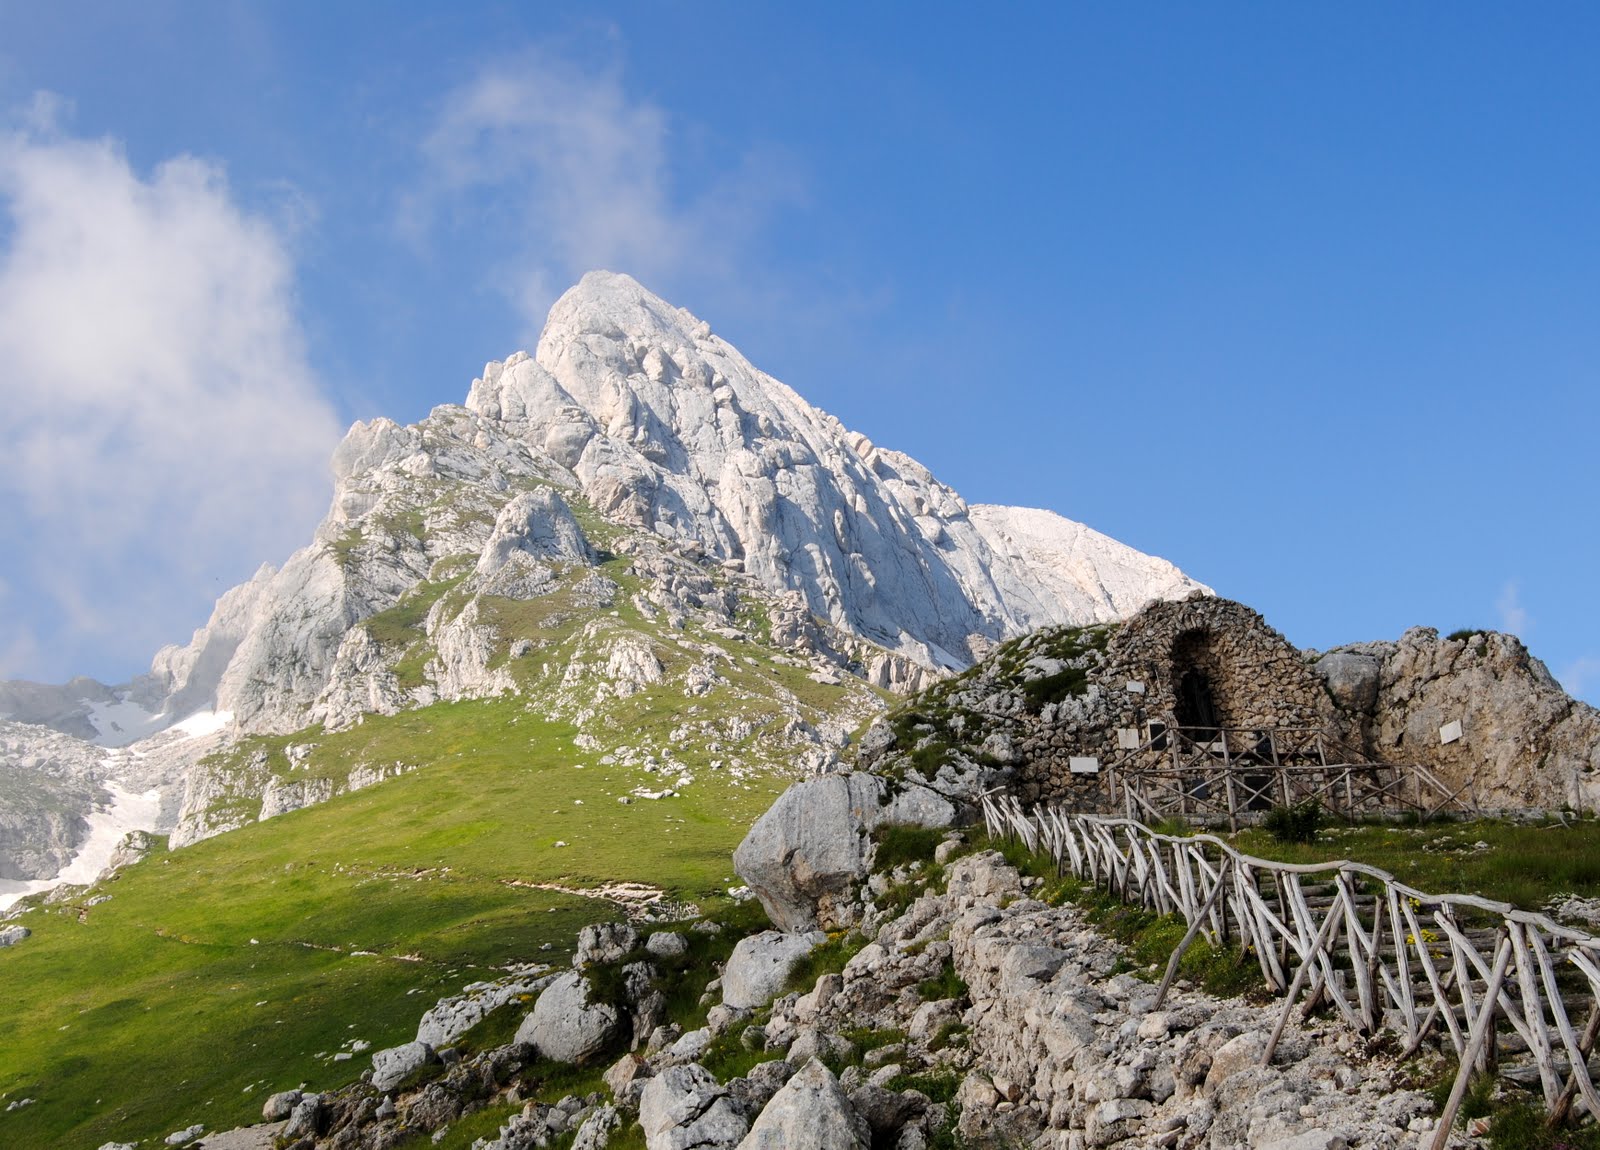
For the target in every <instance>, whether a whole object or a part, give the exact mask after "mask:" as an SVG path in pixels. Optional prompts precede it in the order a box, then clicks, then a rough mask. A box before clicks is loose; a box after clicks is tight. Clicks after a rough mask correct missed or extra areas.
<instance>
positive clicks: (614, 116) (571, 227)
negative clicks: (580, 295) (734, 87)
mask: <svg viewBox="0 0 1600 1150" xmlns="http://www.w3.org/2000/svg"><path fill="white" fill-rule="evenodd" d="M680 127H681V126H676V125H674V124H673V123H672V122H671V120H670V118H669V117H668V115H667V114H666V113H665V112H664V111H662V109H660V108H658V107H657V106H655V105H654V104H652V103H650V102H649V101H646V100H636V99H632V98H630V96H629V95H628V93H627V92H626V90H625V88H624V86H623V83H622V77H621V75H620V73H619V71H618V70H617V69H615V68H612V69H608V70H602V71H592V72H591V71H585V70H583V69H580V68H578V67H575V66H573V65H571V64H569V63H567V62H564V61H561V60H558V59H555V58H553V57H551V56H549V55H547V54H545V53H540V52H534V53H531V54H528V55H527V56H524V57H522V58H519V59H515V60H509V61H506V62H502V63H498V64H494V65H490V66H487V67H485V68H484V69H483V70H482V71H481V72H479V74H478V75H477V76H476V77H474V78H473V79H472V80H471V81H469V82H467V83H466V84H464V85H462V86H461V87H459V88H457V89H456V90H454V91H452V92H450V93H449V94H448V95H447V96H446V97H445V99H444V101H443V103H442V106H441V110H440V113H439V115H438V117H437V119H436V121H435V123H434V125H433V127H432V130H431V131H430V132H429V133H428V135H427V137H426V138H425V140H424V141H423V144H422V154H423V159H424V164H425V175H424V178H423V181H422V183H421V185H420V186H419V187H418V188H417V189H416V190H415V191H414V192H413V193H412V194H411V195H409V196H408V197H407V199H406V200H405V201H404V203H403V205H402V211H401V223H402V227H403V228H404V230H405V231H407V233H408V234H410V235H411V236H412V238H413V239H415V240H417V241H418V242H425V241H426V239H427V237H428V236H429V235H430V234H431V232H432V231H433V229H434V228H435V227H436V226H437V225H438V224H439V221H440V219H441V218H442V217H445V216H448V215H451V214H454V213H460V214H462V215H464V216H468V217H470V218H471V219H472V220H473V221H474V222H475V223H482V222H483V221H484V219H485V218H486V217H492V216H496V215H499V214H504V215H506V216H507V219H508V226H509V227H510V229H511V233H510V235H509V236H507V239H509V240H510V241H511V246H512V249H513V250H512V252H511V253H509V254H510V255H512V256H513V258H514V262H515V270H514V271H513V272H512V273H511V274H510V276H509V281H508V283H507V286H506V289H505V290H506V294H507V295H508V297H510V298H511V299H512V301H513V302H514V303H515V304H516V305H517V306H518V307H519V310H522V311H523V312H524V314H526V315H527V316H528V317H529V318H530V319H533V320H535V321H542V319H543V317H544V312H545V310H546V309H547V308H548V306H549V304H550V303H551V301H552V300H553V298H554V296H555V295H556V294H557V293H558V292H560V291H561V290H563V289H564V288H565V287H567V286H569V285H570V284H572V283H573V282H575V281H576V279H577V278H578V277H579V276H580V275H582V274H583V273H584V272H586V271H589V270H592V269H594V268H601V267H603V268H610V269H612V270H616V271H624V272H628V273H629V274H631V275H634V276H636V277H637V278H639V279H640V280H642V281H643V282H644V283H645V284H646V285H648V286H655V287H656V288H657V289H658V290H669V289H682V288H690V289H697V288H698V289H701V290H702V291H703V290H704V288H705V286H706V285H708V284H713V285H716V286H717V287H723V288H725V287H729V286H731V285H733V284H734V283H735V282H736V281H737V278H738V276H739V273H740V269H741V265H742V264H744V263H745V262H746V261H747V259H748V255H749V251H748V249H749V246H750V244H751V242H752V240H753V239H754V238H755V237H756V236H757V235H758V234H759V233H760V232H761V231H762V230H763V229H764V228H765V227H766V226H767V225H768V224H769V222H770V221H771V218H772V216H773V214H774V213H775V211H776V210H777V209H778V208H779V207H781V206H783V205H785V204H788V203H794V202H797V201H798V200H800V199H801V198H802V191H801V187H800V183H801V182H800V180H799V179H798V178H797V175H796V172H795V169H794V166H793V165H792V164H791V163H790V162H789V161H788V160H787V158H786V157H784V156H782V155H780V154H778V153H776V152H765V151H755V152H751V153H748V154H745V155H743V156H741V157H739V158H738V159H737V160H736V161H733V162H731V163H728V164H725V165H723V166H721V167H719V166H718V165H717V164H715V163H712V162H709V161H706V160H705V159H704V157H702V156H699V155H694V156H690V155H689V154H688V151H687V150H686V146H685V145H684V143H683V135H684V133H682V132H681V131H680V130H679V129H680ZM490 201H492V202H490Z"/></svg>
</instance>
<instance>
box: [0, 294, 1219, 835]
mask: <svg viewBox="0 0 1600 1150" xmlns="http://www.w3.org/2000/svg"><path fill="white" fill-rule="evenodd" d="M333 479H334V495H333V500H332V505H331V507H330V509H329V512H328V514H327V516H326V518H325V519H324V520H323V522H322V523H321V524H320V525H319V526H318V527H317V529H316V531H315V535H314V538H313V540H312V542H311V543H310V544H309V545H308V546H307V547H305V548H303V549H301V550H300V551H298V552H296V553H295V554H294V555H293V556H292V557H290V559H289V560H288V561H287V562H286V563H285V564H284V565H283V567H282V568H281V569H274V568H272V567H270V566H264V567H262V568H261V569H260V570H259V571H258V572H257V573H256V575H255V576H254V577H253V578H252V579H250V580H249V581H247V582H246V583H243V584H241V585H240V586H238V587H235V588H233V589H232V590H230V591H229V592H227V593H226V594H225V595H223V596H222V597H221V598H220V599H219V600H218V601H217V603H216V606H215V609H214V610H213V611H212V614H211V617H210V619H209V620H208V621H207V623H206V625H205V626H203V627H201V628H200V629H199V630H197V631H195V633H194V634H193V636H192V637H191V639H190V641H189V642H188V643H187V644H185V645H182V646H172V647H167V648H165V649H163V650H162V651H160V652H159V653H157V655H156V656H155V658H154V660H153V662H152V665H151V669H150V671H149V673H148V674H146V675H144V676H141V677H140V678H139V679H138V680H136V681H135V682H133V683H130V684H125V685H123V686H121V687H115V688H112V687H105V686H103V685H101V684H97V683H93V682H92V681H89V680H75V681H74V683H72V684H69V685H67V686H66V687H60V688H57V687H46V686H41V685H39V684H26V683H13V684H6V685H4V687H3V688H0V715H5V714H9V715H12V716H13V717H16V718H19V719H22V720H24V721H26V722H31V723H37V724H43V725H46V726H51V727H54V728H55V729H57V730H60V731H62V732H65V733H71V734H73V735H75V736H78V737H80V738H85V739H93V740H95V741H97V742H99V743H103V744H106V745H115V744H117V743H121V742H126V741H128V739H129V738H132V737H135V736H138V735H148V734H149V732H151V731H159V730H161V729H163V728H166V727H169V726H171V725H172V724H174V723H176V722H180V721H184V720H186V719H187V718H189V717H190V716H195V715H203V716H211V717H212V719H211V720H210V721H212V722H213V723H215V724H218V725H221V726H223V727H224V728H225V730H226V732H227V734H228V736H229V737H230V738H231V739H232V740H233V741H234V743H235V746H236V748H237V751H238V753H236V754H228V755H221V756H213V757H212V758H211V759H209V760H208V761H207V762H206V763H204V764H202V765H201V766H200V767H198V768H197V769H195V770H194V771H192V772H190V773H189V774H188V775H187V777H186V778H185V779H184V780H183V783H182V785H181V788H180V793H181V812H174V817H173V821H172V823H170V824H168V825H166V826H162V827H161V828H159V829H163V830H165V829H169V826H170V827H172V828H173V829H174V831H175V833H174V836H173V842H174V845H181V844H183V843H185V842H192V841H194V840H195V839H197V838H202V837H205V836H206V835H209V834H213V833H216V832H217V831H219V830H222V829H226V828H228V827H232V826H237V825H240V824H241V823H242V822H247V821H250V820H251V819H253V818H257V817H262V815H263V814H267V815H270V814H273V813H279V812H281V811H283V810H288V809H293V808H294V807H295V806H299V805H305V804H307V803H309V802H315V801H320V800H321V799H324V798H326V797H328V796H329V795H330V794H335V793H339V792H340V791H341V790H346V789H353V788H354V786H359V785H364V784H365V782H366V781H368V780H369V779H371V778H374V777H377V778H381V777H383V773H384V772H385V771H393V770H403V769H410V768H412V767H415V766H416V765H418V762H419V761H421V760H422V759H425V758H426V751H425V749H423V750H421V751H420V753H419V756H418V757H417V758H414V759H408V760H406V761H401V762H389V763H359V764H355V765H354V766H352V767H350V768H348V769H344V768H340V769H335V768H332V767H329V768H328V769H327V770H326V771H323V770H322V769H321V767H320V766H319V765H318V763H317V762H316V748H317V747H318V746H319V740H318V732H319V731H320V732H328V731H341V730H346V729H349V728H350V727H352V726H354V725H356V724H359V723H360V722H361V721H362V720H363V718H364V717H365V716H369V715H392V714H395V713H397V712H400V711H404V710H408V709H413V708H419V707H426V706H430V705H432V704H435V703H439V702H447V701H453V700H462V699H476V698H486V697H493V696H499V695H520V696H523V697H526V698H527V699H528V700H529V705H530V706H534V707H536V708H538V709H539V710H540V711H541V713H544V714H548V715H562V716H565V717H570V718H571V719H572V721H573V722H574V723H575V724H577V725H578V726H579V727H580V728H583V729H584V737H585V738H586V739H589V740H591V741H594V740H598V741H599V742H606V740H614V742H613V743H607V745H608V746H610V745H614V746H616V747H617V749H618V750H619V752H620V753H635V754H639V755H651V754H659V753H661V749H660V748H658V749H657V750H654V751H652V750H650V749H648V748H644V747H642V746H640V745H639V743H640V741H639V740H633V739H629V738H627V737H626V736H627V733H628V731H629V729H630V722H631V720H626V719H625V718H624V717H623V714H622V712H623V711H625V710H627V708H626V707H625V706H620V702H621V701H622V700H626V699H628V698H630V697H633V696H638V695H641V694H647V693H652V692H653V693H660V692H661V691H664V690H670V691H672V692H673V693H675V694H677V695H678V696H679V697H680V698H683V699H686V700H689V701H690V702H689V703H687V704H686V706H687V707H688V709H689V710H691V711H693V710H695V709H696V708H697V707H701V708H703V709H707V710H713V709H715V708H717V707H718V706H719V705H720V704H721V703H722V702H723V701H724V700H723V699H722V698H721V697H720V696H719V695H718V694H717V692H718V691H720V690H722V689H723V688H724V687H728V688H729V689H730V690H732V691H733V693H734V694H735V695H738V696H739V700H737V702H738V704H739V705H736V706H734V707H732V708H731V710H730V713H727V714H724V715H722V716H720V717H719V718H716V719H714V720H712V719H707V720H703V721H698V722H699V726H696V725H695V723H693V722H691V723H690V724H688V725H687V726H686V727H685V728H684V731H685V733H687V732H688V731H689V729H690V728H693V730H694V733H693V734H690V735H688V737H690V738H691V739H696V738H703V739H704V740H705V741H706V742H707V743H708V744H715V745H717V746H718V747H726V748H728V749H729V751H734V750H735V749H738V752H739V753H746V754H752V755H755V756H757V757H758V758H761V759H763V760H764V759H767V758H772V757H775V756H778V757H785V758H787V759H789V760H790V762H791V763H792V764H793V766H794V767H796V768H799V769H802V770H803V769H807V768H811V769H815V768H817V767H820V766H822V765H824V764H826V763H827V762H828V761H830V760H831V759H832V758H833V757H834V756H835V755H836V753H837V751H838V749H839V748H840V747H841V746H842V745H843V743H844V741H845V737H846V735H847V734H848V732H849V731H850V730H852V729H854V728H855V727H856V726H857V725H859V724H860V722H862V721H863V720H864V719H865V718H866V717H867V716H868V715H870V713H871V711H872V710H873V709H876V708H878V707H880V706H881V704H880V703H879V702H878V698H877V696H876V695H875V694H874V690H875V689H876V690H879V691H884V690H886V691H901V692H903V691H909V690H914V689H916V688H918V687H921V686H925V685H927V684H928V683H930V682H933V681H935V680H936V679H937V678H939V677H940V676H942V675H944V674H947V673H950V672H951V671H955V670H959V669H961V668H963V667H965V666H967V665H968V664H970V663H971V662H972V660H973V659H975V658H977V657H979V656H981V655H982V654H983V653H984V652H986V651H988V650H989V649H991V648H992V647H993V646H994V645H995V644H996V643H997V642H1000V641H1003V640H1004V639H1006V638H1008V637H1012V636H1015V635H1018V634H1021V633H1023V632H1025V631H1027V630H1029V629H1031V628H1033V627H1036V626H1039V625H1041V624H1047V623H1074V624H1082V623H1090V622H1099V621H1105V620H1110V619H1116V618H1120V617H1123V616H1125V615H1127V614H1128V613H1130V612H1132V611H1134V610H1136V609H1137V608H1138V607H1139V606H1141V605H1142V604H1143V603H1144V602H1146V601H1147V600H1149V599H1151V598H1159V597H1165V596H1175V595H1183V594H1187V593H1189V592H1191V591H1193V590H1195V589H1196V588H1198V587H1199V584H1197V583H1195V582H1194V581H1193V580H1191V579H1189V578H1188V577H1187V576H1185V575H1183V574H1182V573H1181V572H1180V571H1178V570H1177V569H1176V568H1174V567H1173V566H1172V565H1171V564H1170V563H1167V562H1165V561H1164V560H1161V559H1156V558H1153V557H1150V556H1147V555H1142V554H1140V553H1138V552H1136V551H1133V550H1132V549H1130V548H1127V547H1124V546H1123V545H1121V544H1119V543H1116V542H1115V541H1113V540H1111V539H1108V538H1106V537H1105V536H1103V535H1100V534H1098V533H1096V532H1094V531H1091V530H1090V529H1089V528H1087V527H1084V526H1082V525H1080V524H1076V523H1073V522H1071V521H1069V520H1066V519H1063V518H1061V517H1060V516H1058V515H1055V514H1053V513H1051V512H1047V511H1036V510H1026V509H1018V508H1003V507H983V506H979V507H969V506H968V505H967V504H966V503H965V502H964V501H963V500H962V499H961V497H960V496H959V495H957V494H956V493H955V492H954V491H952V490H950V489H949V488H948V487H946V486H944V485H943V484H941V483H939V482H938V481H937V480H936V479H935V478H934V477H933V476H932V475H931V474H930V473H929V472H928V471H927V469H926V468H924V467H922V466H921V465H920V464H918V463H917V462H916V461H915V460H913V459H911V458H909V457H908V456H905V455H902V454H900V453H898V452H894V451H890V450H887V449H883V448H879V447H877V446H875V445H874V444H872V443H871V442H869V441H868V440H867V439H865V438H864V437H863V436H861V435H859V434H855V433H852V432H850V431H848V430H847V429H846V428H844V427H843V426H842V425H841V424H840V423H839V421H838V420H836V419H834V418H833V417H832V416H830V415H827V414H826V413H824V412H821V411H818V410H817V409H815V408H813V407H812V406H810V405H809V404H808V403H806V402H805V400H803V399H802V398H801V397H800V396H799V395H798V394H796V393H795V392H794V391H793V390H791V389H790V388H788V387H786V386H785V385H783V384H782V383H779V382H778V381H777V380H775V379H772V378H771V377H770V376H767V375H765V374H763V373H762V372H760V371H759V370H757V369H756V368H755V367H754V366H752V365H751V364H750V363H749V361H748V360H746V359H745V358H744V357H743V356H742V355H741V354H740V353H739V352H738V350H737V349H735V348H734V347H732V346H731V345H730V344H728V343H727V342H726V341H724V340H722V339H720V338H718V337H717V336H715V335H713V334H712V332H711V329H710V326H709V325H708V324H706V323H705V322H703V321H701V320H699V319H697V318H696V317H695V316H693V315H691V314H690V313H688V312H686V311H683V310H682V309H678V308H673V307H672V306H670V305H669V304H667V303H665V302H664V301H662V300H660V299H658V298H657V297H655V296H653V295H651V294H650V293H649V292H647V291H645V290H644V289H643V288H642V287H640V286H639V285H638V284H637V283H636V282H634V281H633V280H631V279H629V278H628V277H626V276H622V275H614V274H610V273H603V272H597V273H593V274H591V275H589V276H586V277H584V279H583V281H582V282H581V283H580V284H578V285H577V286H576V287H574V288H573V289H572V290H571V291H569V292H567V293H566V295H564V296H563V297H562V298H561V299H560V300H559V301H558V302H557V303H556V305H555V307H554V308H553V309H552V311H551V313H550V317H549V320H548V322H547V324H546V326H545V330H544V334H543V335H542V336H541V338H540V340H539V342H538V345H537V348H536V349H535V351H534V353H533V354H531V355H530V354H528V353H525V352H518V353H517V354H515V355H513V356H511V357H510V358H509V359H507V360H506V361H505V362H503V363H490V364H489V365H488V366H487V367H486V368H485V369H484V372H483V375H482V377H481V378H479V379H477V380H474V381H473V382H472V385H471V387H470V389H469V392H468V394H467V396H466V402H465V405H464V406H443V407H439V408H436V409H435V410H434V411H433V412H432V413H431V414H430V415H429V416H428V417H427V418H426V419H424V420H422V421H421V422H419V423H417V424H415V425H412V426H408V427H402V426H400V425H398V424H395V423H393V422H391V421H388V420H384V419H378V420H374V421H371V422H368V423H358V424H356V425H355V426H354V427H353V428H352V429H351V430H350V432H349V434H348V435H347V436H346V438H345V440H344V442H343V443H342V444H340V446H339V448H338V450H337V451H336V452H335V455H334V458H333ZM730 639H733V640H737V641H746V640H748V641H752V642H754V643H755V644H756V645H757V647H758V648H759V653H755V654H752V653H748V652H746V653H738V652H735V651H734V650H732V649H730V648H729V647H728V646H727V642H728V640H730ZM752 660H753V661H755V662H756V663H760V664H763V665H765V664H767V663H769V662H771V661H773V660H776V661H777V668H785V667H787V668H790V669H791V670H793V671H797V672H798V673H799V675H800V678H801V679H802V680H808V681H810V682H812V683H814V684H816V685H817V686H819V687H837V688H839V690H837V691H834V692H833V693H832V694H831V695H830V696H829V697H828V698H827V699H822V698H820V697H819V698H817V699H813V700H811V701H809V702H808V701H806V700H805V699H803V698H802V696H805V695H807V694H808V692H809V693H811V694H815V692H813V691H811V689H810V688H809V687H801V688H800V689H799V691H798V693H797V691H796V690H795V689H793V688H791V687H787V686H783V685H782V684H779V686H778V689H777V693H776V694H774V691H773V689H771V687H770V686H767V685H760V684H756V683H748V684H746V683H738V682H735V681H734V680H736V679H738V678H739V677H738V676H732V675H730V673H729V667H730V666H733V665H741V666H744V667H748V666H750V665H751V661H752ZM741 661H742V662H741ZM777 668H775V669H773V670H771V671H770V673H768V674H766V675H765V676H764V679H765V680H766V681H767V682H768V683H769V684H770V682H771V680H773V679H774V678H777V679H780V680H781V679H783V678H784V677H785V675H787V674H788V673H789V672H788V671H783V670H780V669H777ZM824 694H827V692H824ZM758 695H762V696H767V697H769V701H770V706H769V707H765V708H755V707H754V705H753V704H751V700H752V699H754V698H755V697H756V696H758ZM747 704H748V705H747ZM774 714H781V715H782V716H783V722H782V724H780V727H779V730H778V731H777V732H776V734H775V735H774V733H773V732H771V731H769V730H768V719H769V718H770V717H771V716H772V715H774ZM700 727H704V728H705V730H704V731H702V730H701V729H700ZM713 727H715V728H716V730H715V731H712V728H713ZM758 731H759V732H762V733H763V735H764V736H766V737H764V738H763V739H761V740H753V739H752V736H753V735H754V734H755V733H756V732H758ZM296 732H301V733H303V735H304V737H303V738H302V737H299V736H297V737H296V739H295V740H294V742H293V743H292V744H291V745H292V746H295V747H298V748H299V749H300V750H299V753H300V754H301V755H311V756H312V760H310V761H311V769H312V773H313V774H315V775H317V776H318V777H315V778H306V777H303V775H302V776H298V777H297V776H295V775H294V772H295V771H296V770H303V769H304V768H305V762H290V761H289V760H288V758H287V756H286V754H285V752H284V750H283V747H282V746H279V745H274V746H268V745H267V744H265V743H251V742H249V741H250V740H251V739H255V738H260V737H264V736H275V735H276V736H287V735H291V734H295V733H296ZM240 740H244V741H243V742H241V741H240ZM756 742H761V743H762V744H763V745H761V746H756V745H755V743H756ZM246 744H248V745H246ZM142 745H143V744H139V746H142ZM595 745H598V743H596V744H595ZM135 749H137V748H135ZM712 757H713V758H720V756H719V755H717V754H716V753H715V752H714V753H713V756H712ZM130 761H131V760H130ZM107 777H108V778H114V777H115V773H114V772H113V774H112V775H109V776H107ZM178 805H179V802H178V800H176V799H174V800H173V801H172V802H168V803H167V804H166V808H167V809H168V810H173V809H174V808H175V807H177V806H178ZM67 807H69V808H71V809H73V810H76V811H77V812H78V814H79V815H80V816H81V815H82V814H83V809H82V803H81V801H80V802H77V803H76V804H75V805H74V804H73V803H68V804H67ZM64 809H65V808H64Z"/></svg>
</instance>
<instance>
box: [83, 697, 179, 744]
mask: <svg viewBox="0 0 1600 1150" xmlns="http://www.w3.org/2000/svg"><path fill="white" fill-rule="evenodd" d="M88 717H89V723H90V725H91V726H93V727H94V729H95V731H96V732H98V733H97V735H96V737H95V738H94V740H93V741H94V742H95V743H97V744H99V745H100V746H102V747H125V746H127V745H128V744H129V743H135V742H138V741H139V740H140V739H143V738H146V737H147V736H150V735H153V734H155V733H156V732H157V731H160V730H162V729H163V728H165V727H166V725H167V724H166V721H165V719H164V718H163V717H162V716H161V715H152V714H151V713H150V712H149V711H147V710H145V709H144V708H143V707H141V706H140V705H139V704H138V703H133V702H129V701H128V700H127V699H122V698H119V699H118V700H117V701H116V702H114V703H90V704H89V716H88Z"/></svg>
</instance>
